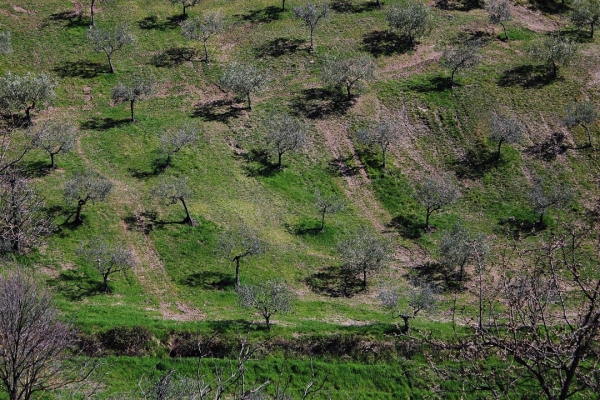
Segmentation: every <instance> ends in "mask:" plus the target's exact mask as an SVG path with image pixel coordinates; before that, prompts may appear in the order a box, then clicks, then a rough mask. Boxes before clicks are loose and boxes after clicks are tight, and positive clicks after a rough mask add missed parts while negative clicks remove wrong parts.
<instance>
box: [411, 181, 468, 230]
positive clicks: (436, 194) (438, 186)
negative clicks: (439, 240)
mask: <svg viewBox="0 0 600 400" xmlns="http://www.w3.org/2000/svg"><path fill="white" fill-rule="evenodd" d="M459 197H460V190H459V189H458V187H456V185H455V184H454V183H452V181H450V179H449V178H448V177H444V178H441V179H440V178H433V177H428V178H426V179H425V181H424V182H423V184H422V185H421V186H420V187H419V189H418V190H417V199H418V200H419V202H420V203H421V204H422V205H423V207H425V210H426V214H425V215H426V216H425V231H429V230H431V226H430V225H429V217H430V216H431V214H432V213H433V212H434V211H439V210H441V209H443V208H444V207H446V206H449V205H451V204H453V203H454V202H456V200H458V198H459Z"/></svg>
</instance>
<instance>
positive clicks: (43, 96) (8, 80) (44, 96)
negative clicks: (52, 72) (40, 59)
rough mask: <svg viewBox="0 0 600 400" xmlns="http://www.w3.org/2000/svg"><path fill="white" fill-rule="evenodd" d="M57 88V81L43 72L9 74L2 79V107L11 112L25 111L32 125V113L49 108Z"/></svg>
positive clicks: (0, 93)
mask: <svg viewBox="0 0 600 400" xmlns="http://www.w3.org/2000/svg"><path fill="white" fill-rule="evenodd" d="M56 86H57V82H56V80H55V79H53V78H51V77H50V76H49V75H47V74H45V73H43V72H42V73H40V74H38V75H36V74H32V73H31V72H28V73H27V74H25V75H16V74H12V73H10V72H7V73H6V75H4V76H3V77H2V78H0V106H1V107H2V108H3V109H5V110H8V111H11V112H18V111H21V110H24V111H25V116H26V118H27V123H28V124H29V125H31V124H33V121H32V119H31V111H33V110H35V109H38V110H39V109H42V108H44V107H46V106H48V105H49V104H50V103H51V102H52V100H54V97H55V96H56V93H55V92H54V89H56Z"/></svg>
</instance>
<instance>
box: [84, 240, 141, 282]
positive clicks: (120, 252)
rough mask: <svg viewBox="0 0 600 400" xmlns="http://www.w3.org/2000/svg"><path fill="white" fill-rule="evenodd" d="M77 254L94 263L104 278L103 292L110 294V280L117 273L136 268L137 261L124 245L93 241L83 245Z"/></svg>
mask: <svg viewBox="0 0 600 400" xmlns="http://www.w3.org/2000/svg"><path fill="white" fill-rule="evenodd" d="M77 254H79V255H80V256H81V257H83V258H84V259H85V260H86V261H87V262H89V263H93V264H94V267H95V268H96V270H97V271H98V272H99V273H100V275H101V276H102V290H103V291H104V293H110V288H109V287H108V278H109V276H110V275H113V274H115V273H117V272H123V271H127V270H129V269H131V268H133V267H134V266H135V259H134V258H133V253H132V252H131V250H130V249H128V248H127V247H125V246H124V245H122V244H112V243H108V242H106V241H104V240H99V239H96V240H92V241H90V242H88V243H86V244H83V243H81V244H80V246H79V248H78V249H77Z"/></svg>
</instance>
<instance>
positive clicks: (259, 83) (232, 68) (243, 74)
mask: <svg viewBox="0 0 600 400" xmlns="http://www.w3.org/2000/svg"><path fill="white" fill-rule="evenodd" d="M270 80H271V73H270V72H269V71H268V70H266V69H263V68H260V67H258V66H257V65H254V64H244V63H237V62H234V63H231V64H230V65H229V67H227V69H225V71H224V72H223V76H221V87H222V88H223V90H229V91H232V92H233V93H235V94H236V95H237V96H239V97H243V98H244V99H246V100H247V101H248V110H251V109H252V100H251V99H250V95H251V94H254V93H258V92H260V91H261V90H263V89H264V88H265V87H266V86H267V84H268V83H269V81H270Z"/></svg>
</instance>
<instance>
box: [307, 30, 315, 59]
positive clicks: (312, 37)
mask: <svg viewBox="0 0 600 400" xmlns="http://www.w3.org/2000/svg"><path fill="white" fill-rule="evenodd" d="M308 52H309V53H310V54H313V53H314V52H315V28H310V48H309V49H308Z"/></svg>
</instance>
